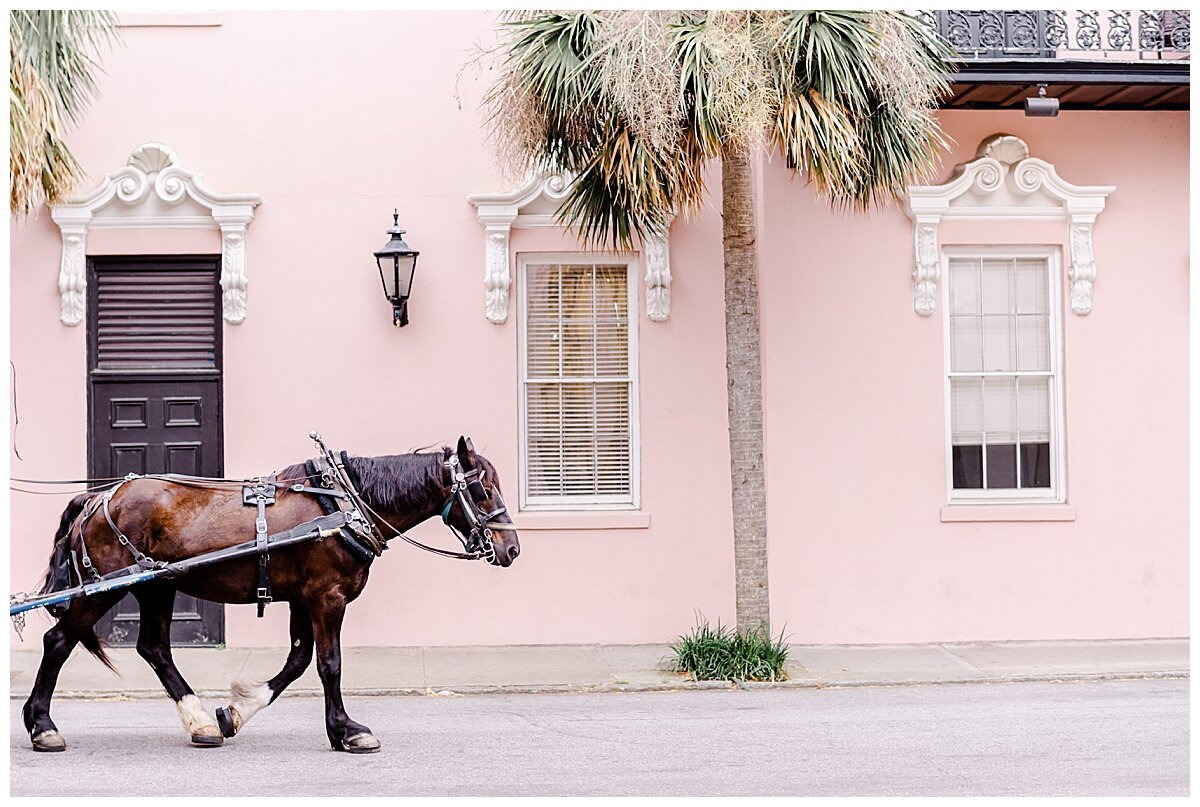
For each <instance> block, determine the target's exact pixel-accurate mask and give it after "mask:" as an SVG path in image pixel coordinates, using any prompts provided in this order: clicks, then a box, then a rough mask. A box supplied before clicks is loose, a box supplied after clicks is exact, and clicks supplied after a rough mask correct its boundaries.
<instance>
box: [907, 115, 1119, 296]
mask: <svg viewBox="0 0 1200 807" xmlns="http://www.w3.org/2000/svg"><path fill="white" fill-rule="evenodd" d="M976 153H977V157H976V159H974V160H972V161H971V162H968V163H965V164H960V165H958V166H955V169H954V172H953V173H952V174H951V177H950V179H949V180H947V181H946V182H945V183H943V184H941V185H912V186H909V188H908V196H907V197H906V198H905V200H904V210H905V212H906V213H908V216H909V218H911V219H912V221H913V251H914V257H915V260H914V266H913V272H912V277H913V308H914V310H915V311H916V312H917V313H918V314H920V315H921V316H925V317H927V316H929V315H931V314H932V313H933V312H934V310H935V309H936V307H937V283H938V280H939V279H940V277H939V260H938V226H939V225H940V224H941V223H942V222H943V221H948V220H957V221H1065V222H1067V223H1068V228H1069V233H1070V239H1069V243H1070V250H1071V267H1070V271H1069V275H1068V276H1069V277H1070V280H1071V310H1072V311H1074V312H1075V313H1076V314H1080V315H1086V314H1088V313H1090V312H1091V310H1092V285H1093V283H1094V281H1095V279H1096V264H1095V260H1094V257H1093V250H1092V225H1093V224H1094V223H1095V221H1096V217H1097V216H1098V215H1100V213H1101V211H1103V210H1104V203H1105V200H1106V199H1107V197H1108V195H1109V194H1110V193H1112V192H1113V191H1114V190H1116V187H1115V186H1113V185H1090V186H1088V185H1072V184H1071V183H1069V182H1067V181H1066V180H1064V179H1063V178H1062V177H1060V176H1059V175H1058V172H1057V171H1056V170H1055V168H1054V166H1053V165H1051V164H1050V163H1048V162H1046V161H1045V160H1039V159H1038V158H1036V157H1030V156H1029V147H1028V146H1027V145H1026V144H1025V141H1023V140H1021V138H1019V137H1016V136H1015V135H1010V134H1003V133H998V134H994V135H992V136H991V137H988V138H985V139H984V140H983V142H982V143H980V144H979V149H978V151H977V152H976Z"/></svg>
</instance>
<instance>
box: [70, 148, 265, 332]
mask: <svg viewBox="0 0 1200 807" xmlns="http://www.w3.org/2000/svg"><path fill="white" fill-rule="evenodd" d="M262 201H263V197H262V196H261V195H259V194H235V195H226V194H218V193H214V192H212V191H210V190H209V189H208V188H207V187H205V186H204V184H203V182H201V180H200V176H199V175H198V174H197V173H195V172H193V171H189V170H187V169H186V168H183V167H182V166H180V165H179V158H178V157H177V156H176V155H175V152H174V151H172V150H171V149H170V148H168V147H167V146H164V145H163V144H161V143H145V144H143V145H141V146H139V147H138V148H136V149H134V150H133V153H132V154H130V155H129V160H128V161H127V163H126V165H125V166H124V167H123V168H119V169H117V170H116V171H112V172H111V173H109V174H107V175H105V177H104V180H103V181H102V182H101V183H100V185H99V186H98V187H96V188H95V189H94V190H92V191H91V192H90V193H88V194H87V195H86V196H82V197H80V198H77V199H73V200H71V201H70V202H66V203H65V204H61V205H56V206H54V207H52V208H51V210H50V216H51V218H52V219H54V223H55V224H57V225H58V227H59V230H61V232H62V240H63V251H62V266H61V269H60V271H59V277H58V285H59V292H60V294H61V297H62V315H61V316H62V321H63V322H64V323H65V324H67V325H77V324H79V323H80V322H81V321H82V320H83V312H84V299H85V298H84V294H85V291H86V290H85V288H84V285H85V279H84V278H85V260H86V255H87V233H88V230H90V229H116V228H125V229H156V228H165V229H193V228H201V229H220V231H221V291H222V306H223V309H224V316H225V321H226V322H230V323H235V324H236V323H239V322H241V321H242V320H244V319H245V317H246V259H245V254H246V250H245V238H246V227H247V225H249V223H250V221H251V220H252V219H253V218H254V210H255V208H256V207H258V205H260V204H262Z"/></svg>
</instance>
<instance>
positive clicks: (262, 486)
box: [242, 475, 275, 619]
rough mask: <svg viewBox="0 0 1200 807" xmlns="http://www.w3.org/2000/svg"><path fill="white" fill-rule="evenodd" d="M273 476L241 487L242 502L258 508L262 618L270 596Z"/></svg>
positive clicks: (256, 543)
mask: <svg viewBox="0 0 1200 807" xmlns="http://www.w3.org/2000/svg"><path fill="white" fill-rule="evenodd" d="M274 480H275V476H274V475H271V476H264V477H259V478H258V479H257V480H256V481H255V483H254V484H253V485H246V486H245V487H244V488H242V503H243V504H253V505H255V506H256V507H257V508H258V517H257V518H255V520H254V548H255V551H256V552H257V553H258V590H257V591H256V592H255V597H256V599H257V600H258V618H259V619H262V617H263V614H264V613H265V611H266V609H267V604H268V603H270V602H271V601H272V600H273V599H274V598H273V597H272V596H271V555H270V553H269V552H268V551H267V505H269V504H274V503H275V483H274Z"/></svg>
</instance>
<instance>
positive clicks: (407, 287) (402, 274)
mask: <svg viewBox="0 0 1200 807" xmlns="http://www.w3.org/2000/svg"><path fill="white" fill-rule="evenodd" d="M416 268H417V255H416V253H412V254H409V255H397V256H396V270H397V275H396V277H397V279H398V285H397V288H396V291H397V292H398V293H399V295H400V296H401V297H404V298H407V297H408V294H409V292H410V291H412V280H413V272H414V271H415V270H416Z"/></svg>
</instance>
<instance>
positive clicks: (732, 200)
mask: <svg viewBox="0 0 1200 807" xmlns="http://www.w3.org/2000/svg"><path fill="white" fill-rule="evenodd" d="M721 204H722V208H721V209H722V217H723V220H724V221H723V225H722V232H721V235H722V242H723V246H724V253H725V369H726V373H727V378H728V384H729V475H730V482H731V485H730V487H731V491H732V494H733V564H734V575H735V578H736V594H737V627H738V630H739V631H742V632H746V631H750V630H755V629H761V630H762V631H763V633H764V634H765V635H770V629H771V627H770V597H769V593H768V590H767V511H766V503H767V493H766V487H765V485H764V476H763V416H762V362H761V360H760V357H759V336H758V250H757V246H756V243H755V242H756V234H757V230H756V227H755V221H754V186H753V184H752V176H751V162H750V155H749V154H748V153H743V154H726V155H724V156H723V159H722V165H721Z"/></svg>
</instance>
